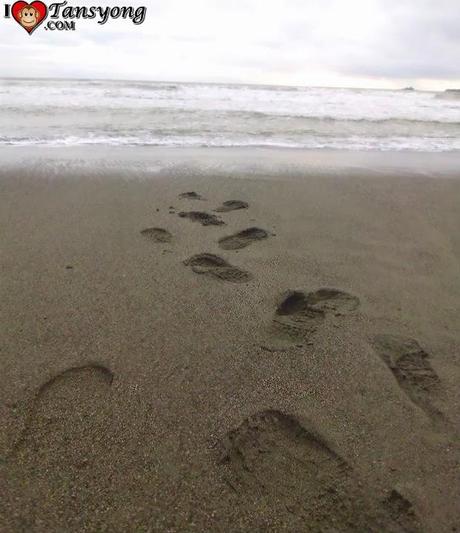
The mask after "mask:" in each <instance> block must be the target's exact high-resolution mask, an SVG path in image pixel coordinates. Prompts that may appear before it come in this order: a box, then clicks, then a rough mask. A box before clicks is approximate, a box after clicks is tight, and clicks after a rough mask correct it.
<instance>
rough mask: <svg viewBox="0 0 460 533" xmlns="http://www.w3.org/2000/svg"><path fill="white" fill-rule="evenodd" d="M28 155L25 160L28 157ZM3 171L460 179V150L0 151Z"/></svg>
mask: <svg viewBox="0 0 460 533" xmlns="http://www.w3.org/2000/svg"><path fill="white" fill-rule="evenodd" d="M25 153H27V157H26V158H24V154H25ZM0 157H1V158H2V164H3V171H5V170H8V171H15V170H26V171H27V170H28V169H30V168H31V167H32V168H34V172H37V173H38V174H40V166H42V168H48V169H52V168H53V166H54V167H56V166H59V167H60V170H61V171H62V172H64V173H66V174H72V173H74V172H77V173H78V172H80V173H84V174H88V175H90V174H92V173H94V172H95V171H96V172H102V173H106V172H111V171H113V170H114V169H118V170H122V171H124V172H129V171H131V170H132V171H135V172H137V173H139V175H141V174H148V175H151V176H152V177H155V176H162V175H164V174H174V173H177V174H178V175H180V174H190V173H193V172H195V173H197V174H199V175H202V176H206V175H214V176H230V175H233V176H235V177H236V176H244V177H250V178H257V177H263V176H267V177H292V178H301V177H303V176H305V177H308V176H313V175H337V176H338V175H341V174H342V175H349V176H358V177H359V176H366V175H367V176H388V177H389V176H400V175H401V173H403V174H404V175H413V176H420V177H433V178H436V177H446V178H458V177H460V152H371V151H370V152H355V151H345V150H328V149H324V150H304V149H298V148H249V147H248V148H185V147H181V148H175V147H113V146H111V147H109V146H105V147H101V146H93V147H91V146H85V147H64V148H63V147H38V146H37V147H30V146H28V147H27V148H25V147H23V146H8V147H5V146H3V147H0Z"/></svg>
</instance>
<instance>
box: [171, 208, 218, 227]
mask: <svg viewBox="0 0 460 533" xmlns="http://www.w3.org/2000/svg"><path fill="white" fill-rule="evenodd" d="M179 216H180V217H181V218H188V219H190V220H191V221H192V222H199V223H200V224H201V225H203V226H222V225H224V224H225V222H224V221H223V220H221V219H220V218H218V217H216V215H211V214H209V213H205V212H204V211H181V212H180V213H179Z"/></svg>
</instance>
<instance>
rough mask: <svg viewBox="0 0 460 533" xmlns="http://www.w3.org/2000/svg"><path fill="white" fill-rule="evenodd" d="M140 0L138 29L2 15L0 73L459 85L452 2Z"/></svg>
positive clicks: (459, 20) (456, 14) (457, 12)
mask: <svg viewBox="0 0 460 533" xmlns="http://www.w3.org/2000/svg"><path fill="white" fill-rule="evenodd" d="M117 3H118V2H117ZM78 4H79V2H78V0H75V1H72V2H71V5H78ZM89 4H92V2H83V1H80V5H89ZM122 4H124V5H129V0H126V2H124V1H121V2H119V3H118V5H122ZM146 4H147V6H148V11H147V18H146V20H145V22H144V24H142V25H140V26H136V25H134V24H132V22H131V21H129V20H112V21H109V22H108V23H107V24H105V25H103V26H101V25H99V24H97V22H96V21H95V20H87V21H82V20H79V21H76V26H77V29H76V31H75V32H72V31H67V32H65V31H61V32H59V31H54V32H53V31H46V30H45V29H44V28H43V27H42V28H39V29H38V30H37V31H36V32H35V33H34V34H33V35H31V36H29V35H27V34H26V32H25V31H24V30H21V28H19V26H18V25H17V24H16V23H15V22H14V21H13V20H6V19H1V20H0V25H1V29H0V31H1V34H2V43H1V44H0V66H1V72H2V74H3V75H5V76H54V77H59V76H62V77H73V76H75V77H108V78H120V79H125V78H132V79H151V80H178V81H224V82H225V81H234V82H242V83H245V82H248V83H277V84H278V83H279V84H294V85H295V84H298V85H301V84H306V85H355V86H357V85H365V86H379V85H380V86H388V87H393V86H394V87H396V86H400V85H401V84H404V85H407V84H411V85H412V84H414V85H415V84H417V83H418V84H419V85H422V86H426V87H435V88H444V87H447V86H460V67H459V65H460V61H459V58H460V32H459V31H458V28H459V27H460V8H459V6H458V0H438V1H437V2H433V1H431V0H348V1H347V2H344V1H343V0H321V1H314V0H310V1H308V0H234V1H233V2H225V3H224V2H216V1H215V0H195V1H193V2H191V1H190V0H168V1H167V2H166V1H165V0H164V1H160V0H153V1H150V2H148V3H147V2H146ZM94 5H96V2H94ZM102 5H107V4H106V3H105V2H104V3H103V4H102ZM109 5H115V3H113V2H111V3H109ZM133 5H134V6H138V5H139V4H133Z"/></svg>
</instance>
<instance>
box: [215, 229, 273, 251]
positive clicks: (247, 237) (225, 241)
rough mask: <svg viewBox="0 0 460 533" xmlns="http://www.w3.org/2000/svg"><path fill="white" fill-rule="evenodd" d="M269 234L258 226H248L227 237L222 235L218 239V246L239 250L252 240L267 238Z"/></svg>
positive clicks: (224, 248)
mask: <svg viewBox="0 0 460 533" xmlns="http://www.w3.org/2000/svg"><path fill="white" fill-rule="evenodd" d="M268 236H269V233H268V231H265V230H264V229H260V228H248V229H245V230H243V231H239V232H238V233H235V234H234V235H229V236H228V237H222V239H219V246H220V248H222V249H223V250H240V249H241V248H245V247H246V246H249V245H250V244H252V243H253V242H256V241H261V240H263V239H267V238H268Z"/></svg>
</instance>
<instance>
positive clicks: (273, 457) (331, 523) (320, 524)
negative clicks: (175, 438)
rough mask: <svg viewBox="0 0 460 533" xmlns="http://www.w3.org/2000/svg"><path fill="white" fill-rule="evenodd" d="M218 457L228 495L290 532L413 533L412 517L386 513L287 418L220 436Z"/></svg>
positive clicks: (318, 441)
mask: <svg viewBox="0 0 460 533" xmlns="http://www.w3.org/2000/svg"><path fill="white" fill-rule="evenodd" d="M219 452H220V461H219V462H220V464H221V467H222V469H223V476H224V479H225V481H226V483H227V484H228V485H229V486H230V487H231V488H232V490H233V491H234V492H236V493H237V494H239V495H240V496H241V497H242V498H243V499H244V501H245V502H247V504H248V505H254V506H255V507H256V508H257V509H264V508H269V509H270V510H272V511H273V512H274V513H276V516H277V518H278V519H279V520H280V523H281V524H283V526H284V527H286V528H287V530H289V531H300V530H302V531H315V532H316V531H318V532H319V531H328V532H329V531H330V532H332V531H334V532H339V531H340V532H352V531H353V532H356V531H372V532H379V533H380V532H381V531H391V532H402V531H406V532H407V531H413V532H415V531H418V527H417V525H418V524H417V521H416V518H415V516H414V515H410V513H409V512H408V511H407V509H405V508H400V509H398V508H396V507H395V506H393V507H392V508H391V509H389V506H388V505H386V504H385V503H384V502H381V501H380V498H379V496H377V495H376V494H372V492H371V491H370V490H368V489H367V488H365V487H364V486H363V485H362V483H361V482H360V480H359V479H358V478H357V477H356V476H355V474H354V473H353V471H352V469H351V468H350V466H349V465H348V464H347V462H346V461H344V460H343V459H342V458H341V457H340V456H339V455H338V454H337V453H336V452H335V451H334V450H333V449H332V448H331V447H330V446H329V445H328V444H327V443H326V442H325V440H324V439H323V438H321V436H319V435H318V434H317V433H316V432H315V431H313V430H311V429H308V428H307V427H306V425H302V424H301V423H300V422H299V421H298V420H297V419H296V418H294V417H293V416H290V415H287V414H284V413H282V412H280V411H275V410H267V411H261V412H258V413H256V414H254V415H253V416H250V417H249V418H247V419H245V420H244V421H243V422H242V423H241V424H240V426H238V427H237V428H236V429H234V430H232V431H229V432H228V433H227V434H226V435H225V437H224V438H223V439H222V440H221V441H220V443H219ZM402 524H404V525H402ZM299 527H300V529H298V528H299Z"/></svg>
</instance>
